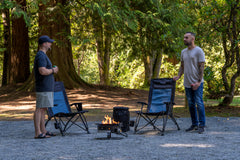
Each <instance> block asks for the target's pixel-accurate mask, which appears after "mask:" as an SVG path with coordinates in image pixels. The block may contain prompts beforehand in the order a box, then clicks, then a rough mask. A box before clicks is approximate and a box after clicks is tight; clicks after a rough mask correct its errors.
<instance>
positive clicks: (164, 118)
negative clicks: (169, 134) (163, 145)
mask: <svg viewBox="0 0 240 160" xmlns="http://www.w3.org/2000/svg"><path fill="white" fill-rule="evenodd" d="M162 117H163V129H162V133H161V135H162V136H163V135H164V132H165V127H166V125H167V120H168V115H163V116H162Z"/></svg>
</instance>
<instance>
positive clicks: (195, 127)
mask: <svg viewBox="0 0 240 160" xmlns="http://www.w3.org/2000/svg"><path fill="white" fill-rule="evenodd" d="M196 130H198V126H194V125H191V127H190V128H188V129H186V132H192V131H196Z"/></svg>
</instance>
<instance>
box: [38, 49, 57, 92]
mask: <svg viewBox="0 0 240 160" xmlns="http://www.w3.org/2000/svg"><path fill="white" fill-rule="evenodd" d="M39 67H46V68H47V69H52V63H51V61H50V60H49V58H48V56H47V55H46V54H45V53H44V52H42V51H38V52H37V54H36V56H35V60H34V75H35V85H36V86H35V87H36V92H53V91H54V76H53V74H50V75H41V74H40V73H39V70H38V68H39Z"/></svg>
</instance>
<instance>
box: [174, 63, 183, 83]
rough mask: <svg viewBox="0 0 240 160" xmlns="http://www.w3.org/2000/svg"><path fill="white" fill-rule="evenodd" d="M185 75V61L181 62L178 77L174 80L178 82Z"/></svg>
mask: <svg viewBox="0 0 240 160" xmlns="http://www.w3.org/2000/svg"><path fill="white" fill-rule="evenodd" d="M183 73H184V61H181V65H180V67H179V71H178V75H177V76H175V77H173V80H174V81H176V80H178V79H179V78H180V77H181V76H182V75H183Z"/></svg>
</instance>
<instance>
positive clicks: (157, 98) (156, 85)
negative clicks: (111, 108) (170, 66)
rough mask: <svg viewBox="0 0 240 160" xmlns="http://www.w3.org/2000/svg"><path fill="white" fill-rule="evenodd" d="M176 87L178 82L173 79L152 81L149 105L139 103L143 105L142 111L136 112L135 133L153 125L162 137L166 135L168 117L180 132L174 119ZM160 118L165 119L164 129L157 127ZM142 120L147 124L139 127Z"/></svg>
mask: <svg viewBox="0 0 240 160" xmlns="http://www.w3.org/2000/svg"><path fill="white" fill-rule="evenodd" d="M175 86H176V82H175V81H173V79H172V78H160V79H152V80H151V83H150V89H149V97H148V104H147V103H144V102H137V103H138V104H140V105H141V111H136V113H137V117H136V120H135V127H134V132H135V133H137V132H138V131H139V130H141V129H143V128H145V127H146V126H148V125H151V126H153V129H157V130H158V131H160V132H161V135H164V132H165V127H166V124H167V120H168V117H170V118H171V119H172V121H173V122H174V123H175V124H176V126H177V128H178V130H180V127H179V126H178V123H177V121H176V119H175V118H174V117H173V105H174V104H175V103H174V97H175ZM144 106H146V107H147V108H145V107H144ZM159 117H162V119H163V127H162V128H159V127H158V126H157V125H156V122H157V120H158V119H159ZM141 118H143V119H144V122H146V123H144V125H143V126H141V127H139V122H140V119H141Z"/></svg>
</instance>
